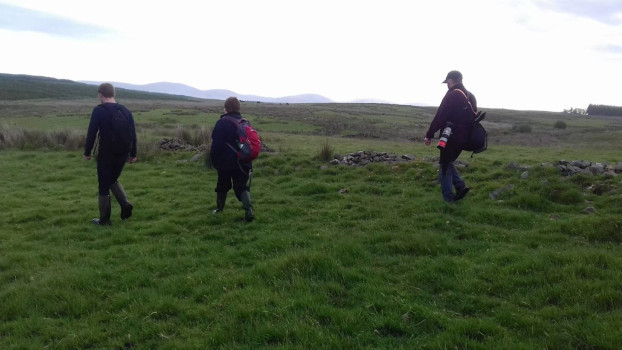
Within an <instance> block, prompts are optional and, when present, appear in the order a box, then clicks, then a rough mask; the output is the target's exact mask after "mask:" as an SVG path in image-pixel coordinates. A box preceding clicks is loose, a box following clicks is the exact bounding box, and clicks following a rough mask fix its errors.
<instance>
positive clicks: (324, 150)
mask: <svg viewBox="0 0 622 350" xmlns="http://www.w3.org/2000/svg"><path fill="white" fill-rule="evenodd" d="M334 154H335V149H334V148H333V146H332V145H331V144H330V143H329V142H328V140H325V141H324V143H323V144H322V147H321V148H320V150H319V151H318V154H317V159H319V160H320V161H322V162H328V161H330V160H332V159H333V156H334Z"/></svg>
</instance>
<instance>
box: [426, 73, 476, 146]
mask: <svg viewBox="0 0 622 350" xmlns="http://www.w3.org/2000/svg"><path fill="white" fill-rule="evenodd" d="M458 90H461V91H462V92H464V94H466V95H467V96H468V99H469V101H470V102H471V106H472V111H471V106H469V104H468V103H467V99H466V98H465V96H464V94H462V92H460V91H458ZM476 111H477V100H476V99H475V96H474V95H473V94H472V93H470V92H468V91H467V90H466V89H465V88H464V85H462V84H458V85H456V86H454V87H453V88H452V89H451V90H449V91H447V93H446V94H445V97H443V101H441V105H440V106H439V107H438V110H437V111H436V115H435V116H434V120H432V123H431V124H430V128H429V129H428V132H427V133H426V134H425V137H427V138H428V139H433V138H434V134H435V133H436V132H437V131H441V132H442V130H443V129H444V128H445V125H447V122H452V123H453V124H454V125H453V127H452V135H451V138H450V139H449V141H448V143H452V144H454V145H456V146H462V145H464V144H465V143H466V142H467V141H468V136H469V130H470V128H471V126H472V125H473V120H474V118H475V116H474V114H473V112H476Z"/></svg>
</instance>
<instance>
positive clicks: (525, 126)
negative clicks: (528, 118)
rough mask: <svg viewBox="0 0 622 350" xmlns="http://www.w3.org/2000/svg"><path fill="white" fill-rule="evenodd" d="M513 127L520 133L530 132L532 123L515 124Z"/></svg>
mask: <svg viewBox="0 0 622 350" xmlns="http://www.w3.org/2000/svg"><path fill="white" fill-rule="evenodd" d="M513 129H514V130H515V131H517V132H520V133H530V132H531V125H529V124H520V125H515V126H514V128H513Z"/></svg>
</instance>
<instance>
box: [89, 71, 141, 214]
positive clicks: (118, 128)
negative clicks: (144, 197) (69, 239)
mask: <svg viewBox="0 0 622 350" xmlns="http://www.w3.org/2000/svg"><path fill="white" fill-rule="evenodd" d="M97 95H98V97H99V101H100V104H99V105H97V106H96V107H95V108H94V109H93V112H92V113H91V121H90V122H89V128H88V131H87V134H86V145H85V147H84V159H85V160H87V161H88V160H91V152H92V150H93V147H94V146H95V141H96V140H97V139H99V142H98V154H97V181H98V183H99V192H98V193H99V196H98V204H99V218H95V219H93V220H92V221H93V223H94V224H97V225H110V224H111V221H110V213H111V204H110V192H111V191H112V194H113V195H114V196H115V198H116V200H117V202H118V203H119V205H120V206H121V220H125V219H127V218H129V217H130V216H132V210H133V208H134V207H133V205H132V203H130V202H129V201H128V199H127V195H126V193H125V190H124V189H123V186H121V184H120V183H119V176H121V172H122V171H123V167H124V166H125V163H126V162H129V163H130V164H132V163H134V162H136V126H135V124H134V118H133V116H132V112H130V110H129V109H127V108H126V107H125V106H123V105H121V104H119V103H117V102H116V100H115V89H114V86H113V85H112V84H109V83H103V84H101V85H99V87H98V89H97Z"/></svg>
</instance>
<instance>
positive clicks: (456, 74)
mask: <svg viewBox="0 0 622 350" xmlns="http://www.w3.org/2000/svg"><path fill="white" fill-rule="evenodd" d="M449 79H451V80H453V81H460V80H462V73H460V72H458V71H457V70H452V71H451V72H449V73H447V78H445V80H444V81H443V84H445V83H446V82H447V80H449Z"/></svg>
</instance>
